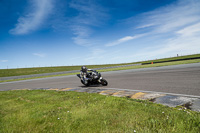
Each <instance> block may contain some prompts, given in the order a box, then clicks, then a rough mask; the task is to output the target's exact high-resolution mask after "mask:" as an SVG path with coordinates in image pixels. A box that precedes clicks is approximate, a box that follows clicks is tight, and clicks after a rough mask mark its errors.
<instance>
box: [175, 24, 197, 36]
mask: <svg viewBox="0 0 200 133" xmlns="http://www.w3.org/2000/svg"><path fill="white" fill-rule="evenodd" d="M177 34H180V35H181V36H185V37H189V36H195V35H200V22H199V23H196V24H193V25H190V26H187V27H185V28H183V29H181V30H179V31H177Z"/></svg>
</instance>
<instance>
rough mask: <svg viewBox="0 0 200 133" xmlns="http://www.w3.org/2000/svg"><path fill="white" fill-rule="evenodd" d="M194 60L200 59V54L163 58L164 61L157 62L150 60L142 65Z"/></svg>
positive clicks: (158, 60)
mask: <svg viewBox="0 0 200 133" xmlns="http://www.w3.org/2000/svg"><path fill="white" fill-rule="evenodd" d="M193 59H200V54H194V55H186V56H178V57H171V58H163V59H157V60H149V61H143V62H142V63H143V64H150V63H151V62H154V63H162V62H171V61H181V60H193Z"/></svg>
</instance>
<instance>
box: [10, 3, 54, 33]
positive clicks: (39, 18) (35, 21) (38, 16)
mask: <svg viewBox="0 0 200 133" xmlns="http://www.w3.org/2000/svg"><path fill="white" fill-rule="evenodd" d="M52 1H53V0H34V1H31V0H30V3H31V6H30V8H31V9H29V12H28V13H26V14H25V15H24V16H20V17H19V19H18V23H17V24H16V27H15V28H14V29H11V30H10V33H11V34H15V35H22V34H28V33H30V32H32V31H35V30H37V29H38V28H39V27H40V26H41V25H42V23H43V21H44V20H45V19H46V18H47V17H48V15H49V14H50V13H51V11H52V8H53V3H52Z"/></svg>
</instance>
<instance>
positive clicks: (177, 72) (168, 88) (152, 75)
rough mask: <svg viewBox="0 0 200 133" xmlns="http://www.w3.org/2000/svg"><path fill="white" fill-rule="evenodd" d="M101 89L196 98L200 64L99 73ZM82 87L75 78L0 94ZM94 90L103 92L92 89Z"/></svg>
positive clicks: (3, 86)
mask: <svg viewBox="0 0 200 133" xmlns="http://www.w3.org/2000/svg"><path fill="white" fill-rule="evenodd" d="M102 76H103V78H105V79H106V80H107V81H108V86H106V87H105V88H121V89H133V90H140V91H156V92H164V93H176V94H186V95H195V96H200V63H195V64H186V65H175V66H164V67H155V68H143V69H132V70H122V71H112V72H104V73H102ZM80 87H84V86H83V85H82V84H81V82H80V80H79V78H78V77H77V76H76V75H71V76H63V77H53V78H45V79H33V80H25V81H16V82H6V83H0V90H2V91H5V90H12V89H25V88H31V89H33V88H35V89H39V88H43V89H45V88H80ZM93 87H94V88H104V87H102V86H93Z"/></svg>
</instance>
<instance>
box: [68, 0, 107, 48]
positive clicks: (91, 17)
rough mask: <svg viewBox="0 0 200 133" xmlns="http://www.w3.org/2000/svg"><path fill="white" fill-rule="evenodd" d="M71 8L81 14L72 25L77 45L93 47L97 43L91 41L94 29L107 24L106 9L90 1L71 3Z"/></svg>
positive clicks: (79, 0)
mask: <svg viewBox="0 0 200 133" xmlns="http://www.w3.org/2000/svg"><path fill="white" fill-rule="evenodd" d="M70 7H71V8H74V9H76V10H77V11H78V12H79V14H78V15H77V16H75V17H74V18H72V19H71V20H69V21H70V23H72V25H71V26H70V28H71V30H72V31H73V33H74V35H75V37H73V38H72V39H73V40H74V42H75V44H77V45H80V46H91V45H94V44H95V41H94V40H93V39H91V34H92V33H93V30H92V27H99V26H100V25H102V24H103V23H104V22H105V19H106V18H107V17H108V16H107V14H106V13H105V10H104V8H102V7H101V6H100V5H98V4H96V3H95V2H93V1H89V0H84V1H82V0H78V1H77V0H74V1H72V2H71V3H70Z"/></svg>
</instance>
